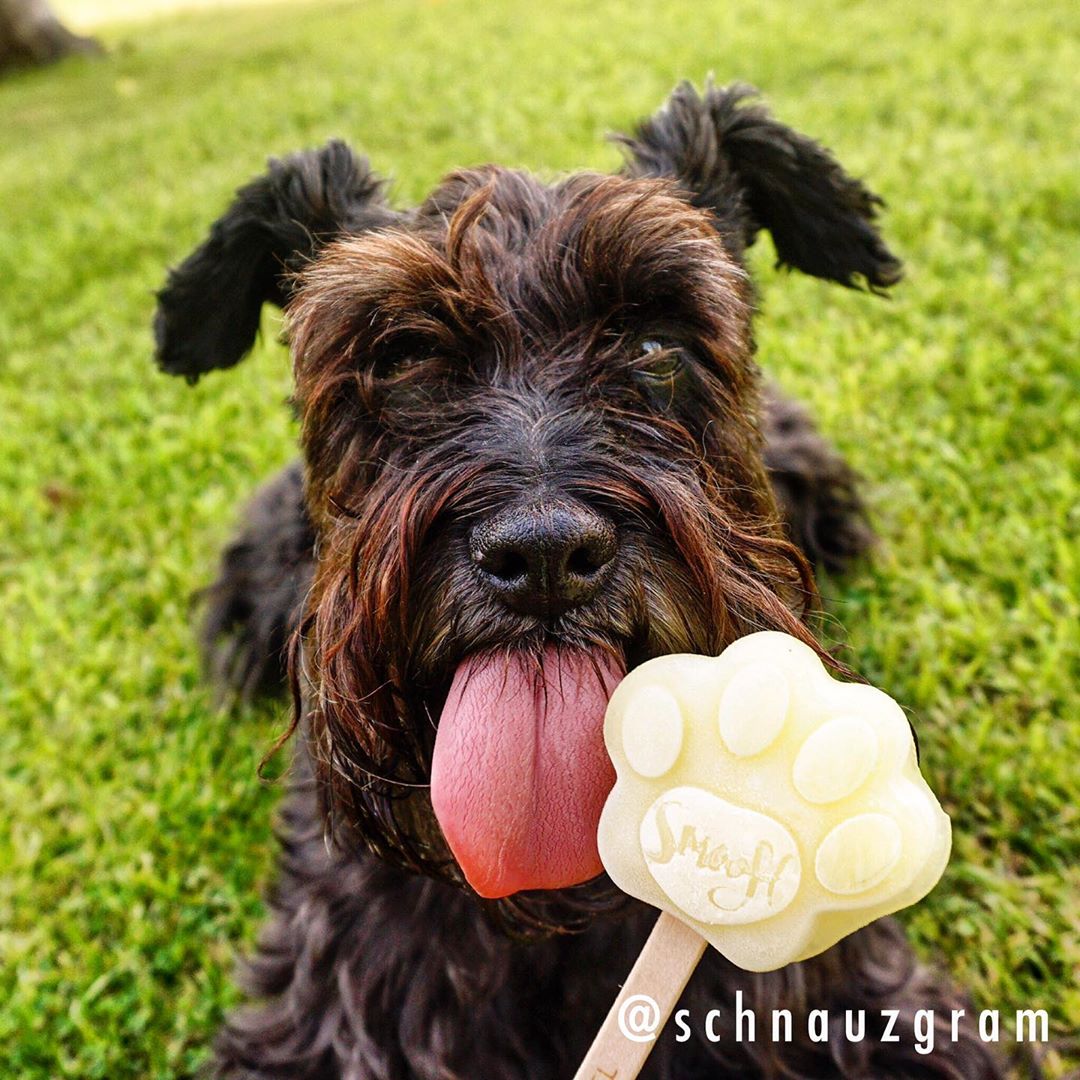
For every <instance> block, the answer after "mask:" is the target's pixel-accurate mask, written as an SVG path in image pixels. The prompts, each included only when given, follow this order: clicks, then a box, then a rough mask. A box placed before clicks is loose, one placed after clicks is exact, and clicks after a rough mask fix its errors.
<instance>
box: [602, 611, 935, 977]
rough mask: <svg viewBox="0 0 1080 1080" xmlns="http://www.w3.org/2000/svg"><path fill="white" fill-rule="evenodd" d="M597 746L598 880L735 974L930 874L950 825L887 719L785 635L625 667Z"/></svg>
mask: <svg viewBox="0 0 1080 1080" xmlns="http://www.w3.org/2000/svg"><path fill="white" fill-rule="evenodd" d="M604 734H605V739H606V741H607V746H608V752H609V753H610V754H611V758H612V760H613V762H614V764H615V769H616V772H617V774H618V779H617V781H616V784H615V787H614V789H613V790H612V792H611V795H610V796H609V798H608V802H607V804H606V806H605V808H604V813H603V817H602V818H601V823H600V855H601V858H602V859H603V862H604V866H605V868H606V869H607V871H608V873H609V875H610V876H611V877H612V879H613V880H614V881H615V883H616V884H617V885H619V887H620V888H622V889H623V890H624V891H626V892H629V893H631V894H632V895H634V896H637V897H639V898H640V899H642V900H645V901H646V902H648V903H650V904H653V905H655V906H656V907H659V908H663V909H665V910H667V911H670V912H671V913H672V914H674V915H676V916H678V917H679V918H681V919H683V920H684V921H685V922H688V923H690V924H691V925H692V926H694V927H695V928H696V929H697V930H698V931H699V932H700V933H701V934H702V935H703V936H704V937H705V938H707V939H708V940H709V941H710V942H711V944H713V945H714V946H715V947H716V948H717V949H719V950H720V951H721V952H722V953H724V955H725V956H727V957H728V959H730V960H731V961H733V962H734V963H736V964H738V965H739V966H740V967H743V968H746V969H749V970H752V971H767V970H771V969H773V968H776V967H781V966H783V965H784V964H786V963H789V962H791V961H794V960H801V959H805V958H807V957H809V956H813V955H815V954H816V953H819V952H821V951H823V950H824V949H827V948H828V947H829V946H831V945H833V944H834V943H835V942H836V941H838V940H839V939H840V938H842V937H844V936H846V935H847V934H850V933H852V932H853V931H854V930H856V929H858V928H859V927H860V926H864V925H866V924H867V923H868V922H870V921H872V920H873V919H876V918H878V917H880V916H882V915H885V914H888V913H889V912H892V911H896V910H897V909H899V908H902V907H905V906H907V905H908V904H912V903H914V902H915V901H916V900H918V899H920V898H921V897H922V896H924V895H925V894H926V893H927V892H928V891H929V890H930V888H931V887H932V886H933V885H934V883H935V882H936V881H937V880H938V878H939V877H940V876H941V873H942V872H943V870H944V868H945V863H946V862H947V860H948V855H949V839H950V831H949V819H948V817H947V816H946V815H945V814H944V812H943V811H942V810H941V808H940V806H939V805H938V803H937V800H936V799H935V798H934V795H933V793H932V792H931V791H930V789H929V788H928V787H927V785H926V782H925V781H924V780H923V778H922V776H921V774H920V773H919V770H918V765H917V762H916V757H915V746H914V741H913V739H912V736H911V729H910V728H909V726H908V723H907V719H906V718H905V716H904V714H903V712H902V711H901V709H900V707H899V706H898V705H897V704H896V703H895V702H894V701H893V700H892V699H891V698H890V697H889V696H888V695H886V694H884V693H882V692H881V691H880V690H876V689H874V688H873V687H871V686H865V685H862V684H857V683H840V682H837V681H836V680H834V679H833V678H831V677H830V676H829V675H828V673H827V672H826V671H825V669H824V667H823V666H822V664H821V661H820V660H819V659H818V657H817V656H816V655H815V654H814V652H813V650H812V649H810V648H809V647H808V646H806V645H804V644H803V643H802V642H800V641H798V640H797V639H795V638H792V637H789V636H788V635H786V634H779V633H770V632H766V633H759V634H752V635H750V636H749V637H745V638H741V639H740V640H738V641H736V642H735V643H734V644H733V645H731V646H730V647H729V648H728V649H726V650H725V651H724V653H723V654H722V655H721V656H719V657H703V656H664V657H659V658H658V659H656V660H652V661H650V662H648V663H646V664H644V665H642V666H641V667H640V668H638V669H637V670H635V671H633V672H632V673H631V674H630V675H629V676H627V678H626V679H624V680H623V682H622V683H620V685H619V687H618V688H617V690H616V691H615V693H614V695H613V696H612V699H611V703H610V706H609V708H608V714H607V720H606V722H605V731H604Z"/></svg>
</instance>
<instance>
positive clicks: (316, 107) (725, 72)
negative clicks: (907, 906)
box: [0, 0, 1080, 1080]
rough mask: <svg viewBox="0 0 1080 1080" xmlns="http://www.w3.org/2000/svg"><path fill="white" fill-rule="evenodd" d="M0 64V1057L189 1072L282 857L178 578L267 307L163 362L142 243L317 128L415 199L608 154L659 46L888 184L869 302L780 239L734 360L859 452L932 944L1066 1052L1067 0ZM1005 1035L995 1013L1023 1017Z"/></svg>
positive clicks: (291, 23) (1070, 986) (326, 36)
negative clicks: (773, 380) (469, 170)
mask: <svg viewBox="0 0 1080 1080" xmlns="http://www.w3.org/2000/svg"><path fill="white" fill-rule="evenodd" d="M101 34H102V36H103V38H104V40H105V41H106V42H107V44H108V45H109V47H110V53H109V55H108V57H107V58H106V59H104V60H101V61H96V62H94V61H75V62H71V63H69V64H66V65H63V66H61V67H58V68H55V69H51V70H46V71H41V72H36V73H28V74H23V75H20V76H18V77H16V78H12V79H9V80H8V81H6V82H4V83H2V84H0V116H2V117H3V122H2V127H0V416H2V417H3V422H2V423H0V619H2V624H0V625H2V628H3V633H2V635H0V1062H3V1065H2V1066H0V1072H2V1073H3V1074H4V1075H5V1076H11V1077H13V1078H14V1077H18V1078H19V1080H46V1078H50V1080H51V1078H56V1077H75V1078H79V1080H89V1078H96V1077H101V1078H106V1077H107V1078H108V1080H126V1078H136V1077H138V1078H163V1077H186V1076H191V1075H193V1074H194V1072H195V1071H196V1069H197V1068H198V1065H199V1062H200V1060H201V1059H202V1057H203V1055H204V1052H205V1046H206V1045H207V1041H208V1039H209V1037H210V1034H211V1032H212V1031H213V1029H214V1027H215V1025H216V1024H217V1023H218V1021H219V1019H220V1017H221V1014H222V1011H223V1010H224V1009H226V1008H227V1007H228V1006H229V1005H230V1004H231V1003H233V1002H234V1001H235V1000H236V994H235V991H234V990H233V989H232V986H231V982H230V970H231V966H232V963H233V960H234V957H235V956H236V954H237V952H238V950H240V949H242V948H243V947H244V946H245V945H246V944H248V943H249V942H250V941H251V940H252V937H253V935H254V933H255V929H256V927H257V925H258V921H259V918H260V912H261V902H260V899H259V892H260V888H261V887H262V886H263V884H264V883H265V882H266V881H267V878H268V875H269V873H270V869H271V859H272V840H271V833H270V823H271V817H272V810H273V807H274V804H275V801H276V799H277V798H278V796H279V793H280V792H279V789H278V787H277V786H275V785H270V784H263V783H260V781H259V780H258V779H257V778H256V775H255V770H256V765H257V762H258V760H259V758H260V756H261V754H262V753H263V751H264V750H265V749H266V748H267V746H268V745H269V743H270V742H271V740H272V739H273V738H274V736H275V734H276V733H277V732H278V731H279V730H280V727H281V723H282V711H281V709H279V708H274V707H269V706H264V707H260V708H248V709H240V708H232V709H218V708H215V706H214V703H213V701H212V698H211V695H210V694H209V693H208V692H207V690H206V689H205V687H204V686H203V685H202V683H201V681H200V674H199V661H198V656H197V653H196V649H195V646H194V643H193V637H192V632H191V615H190V611H189V598H190V596H191V594H192V592H193V591H194V590H195V589H197V588H198V587H199V586H200V585H202V584H203V583H205V581H206V580H207V576H208V575H209V574H210V573H211V570H212V566H213V563H214V559H215V553H216V551H217V549H218V548H219V546H220V544H221V543H222V541H223V540H224V539H225V537H226V536H227V535H228V533H229V529H230V523H231V521H232V519H233V517H234V513H235V508H236V506H237V504H238V502H239V501H240V500H242V499H243V498H244V497H245V495H246V494H247V493H248V492H249V491H250V490H251V489H252V487H253V485H254V484H255V483H256V482H257V481H258V480H259V479H260V478H261V477H263V476H264V475H266V474H267V473H269V472H270V471H272V470H273V469H274V468H276V467H277V466H278V465H280V464H282V463H283V462H285V461H286V460H287V459H288V458H289V457H290V455H291V454H292V453H293V448H292V440H293V439H294V436H295V431H294V429H293V426H292V422H291V420H290V418H289V415H288V412H287V410H286V409H285V408H284V407H283V399H284V398H285V397H286V395H287V394H288V391H289V378H288V364H287V357H286V354H285V352H284V350H283V349H282V348H281V347H280V346H279V345H278V344H276V340H275V337H276V335H275V324H274V322H273V320H271V319H270V318H269V317H268V320H267V324H266V327H265V330H266V332H265V334H264V339H263V344H261V345H260V346H259V348H258V349H257V351H256V353H255V355H254V356H253V357H252V359H251V360H250V361H248V362H247V363H246V364H245V365H243V366H242V367H240V368H238V369H237V370H236V371H234V372H230V373H226V374H218V375H214V376H211V377H209V378H207V379H205V380H203V381H202V382H201V383H200V384H199V385H198V387H196V388H194V389H192V388H189V387H187V386H185V385H183V384H182V383H180V382H177V381H172V380H170V379H168V378H166V377H164V376H162V375H160V374H158V373H157V372H156V371H155V369H154V367H153V364H152V361H151V343H150V334H149V329H148V325H149V319H150V315H151V311H152V307H153V295H152V294H153V290H154V288H155V287H156V286H157V285H158V284H159V283H160V281H161V278H162V272H163V268H164V267H165V266H166V265H167V264H169V263H171V262H175V261H177V260H178V259H179V258H181V257H182V256H183V255H184V254H186V252H187V251H188V250H189V248H190V247H191V246H192V245H193V244H194V243H195V242H196V241H197V240H198V239H199V238H200V237H201V235H202V233H203V231H204V229H205V228H206V226H207V224H208V223H209V221H210V220H211V219H212V218H213V217H214V216H215V214H216V213H217V212H218V211H219V210H220V209H221V208H222V207H223V205H224V203H225V201H226V200H227V199H228V197H229V194H230V192H231V190H232V189H233V188H234V187H235V186H236V185H237V184H238V183H239V182H241V181H243V180H244V179H245V178H246V177H248V176H249V175H250V174H253V173H255V172H257V171H258V170H259V169H260V167H261V165H262V162H263V160H264V159H265V157H266V156H267V155H268V154H270V153H280V152H287V151H289V150H291V149H294V148H297V147H302V146H307V145H313V144H317V143H319V142H320V141H322V140H324V139H326V138H327V137H328V136H331V135H343V136H346V137H348V138H349V139H351V140H352V141H353V142H354V144H355V145H356V146H358V147H360V148H362V149H363V150H364V151H366V152H367V153H369V154H370V156H371V157H372V159H373V160H374V162H375V163H376V164H377V166H378V167H379V168H381V169H382V170H384V171H386V172H388V173H389V174H390V175H392V176H393V178H394V180H395V197H396V198H397V199H399V200H400V201H402V202H403V203H407V202H409V201H411V200H415V199H417V198H418V197H420V196H421V195H422V194H423V193H424V192H425V191H426V189H427V188H428V187H429V186H430V185H431V184H432V183H433V182H434V181H435V180H436V179H437V178H438V177H439V175H440V174H442V173H443V172H444V171H446V170H448V169H450V168H451V167H453V166H456V165H460V164H468V163H475V162H480V161H486V160H496V161H499V162H503V163H507V164H515V165H524V166H528V167H533V168H538V169H542V170H545V171H558V170H568V169H573V168H577V167H581V166H590V167H597V168H610V167H613V166H614V165H615V164H616V162H617V155H616V153H615V152H614V150H612V149H611V148H610V147H609V146H606V145H605V144H604V142H603V141H602V135H603V133H604V132H605V131H606V130H609V129H611V128H617V127H620V126H624V125H626V124H628V123H630V122H631V121H632V120H633V119H634V118H635V117H637V116H638V115H640V114H642V113H644V112H647V111H649V110H651V109H652V108H654V107H655V106H656V104H657V103H659V102H660V101H661V100H662V98H663V97H664V95H665V93H666V92H667V90H668V89H669V88H670V87H671V85H672V84H673V83H674V82H675V81H676V80H677V79H678V78H680V77H683V76H692V77H694V78H696V79H701V78H702V77H703V76H704V75H705V74H706V73H707V72H709V71H710V70H711V71H714V72H715V73H716V75H717V77H718V78H719V79H721V80H728V79H732V78H741V79H744V80H748V81H751V82H754V83H756V84H757V85H759V86H761V87H762V88H764V89H765V90H766V91H767V94H768V98H769V100H770V102H771V103H772V105H773V107H774V109H775V111H776V112H777V113H778V114H779V115H780V116H781V117H782V118H784V119H785V120H787V121H788V122H790V123H792V124H793V125H795V126H797V127H799V128H800V129H802V130H805V131H808V132H810V133H812V134H815V135H817V136H819V137H821V138H822V139H824V140H825V141H826V142H828V143H829V144H830V145H832V146H833V148H834V149H835V150H836V151H837V153H838V155H839V156H840V158H841V159H842V160H843V161H844V162H845V163H846V164H847V165H848V166H849V167H850V168H851V169H852V170H853V171H854V172H856V173H858V174H860V175H864V176H866V177H867V178H868V179H870V180H871V182H872V184H873V186H874V187H875V188H876V189H877V190H879V191H881V192H882V193H883V194H884V195H885V196H886V198H887V200H888V203H889V210H888V214H887V217H886V230H887V233H888V235H889V237H890V239H891V241H892V242H893V244H894V246H895V248H896V249H897V250H898V251H899V252H900V253H901V254H902V255H903V256H904V258H905V259H906V261H907V265H908V277H907V280H906V281H905V283H904V284H903V285H902V286H901V287H900V288H899V289H898V290H897V292H896V296H895V297H894V298H893V299H892V300H891V301H888V302H883V301H879V300H876V299H873V298H871V297H868V296H866V295H860V294H856V293H851V292H846V291H844V290H842V289H839V288H836V287H830V286H828V285H825V284H823V283H820V282H816V281H810V280H807V279H801V278H798V277H795V276H785V275H780V274H777V273H776V272H774V271H773V270H772V268H771V253H770V251H769V250H768V245H767V243H763V244H761V245H759V249H758V250H757V251H756V252H755V265H756V267H757V269H758V271H759V276H760V280H761V284H762V290H763V298H764V309H765V313H764V318H763V320H762V322H761V324H760V338H761V356H762V358H763V362H764V363H765V364H766V366H767V367H768V368H769V369H770V371H771V372H772V373H773V374H775V375H776V376H777V377H778V378H779V380H780V381H781V382H782V383H784V384H785V385H786V386H787V387H788V388H789V389H791V390H792V391H794V392H796V393H798V394H799V395H801V396H802V397H803V398H805V399H806V400H807V401H808V402H810V403H811V405H812V406H813V408H814V410H815V411H816V413H817V415H818V416H819V417H820V419H821V422H822V424H823V426H824V427H825V429H826V430H827V431H828V432H829V433H830V434H831V435H832V436H833V437H834V438H835V439H836V441H837V442H838V443H839V444H840V445H841V446H842V447H843V449H844V450H845V452H846V453H847V454H848V455H849V456H850V457H851V458H852V460H853V461H854V462H855V463H856V464H857V466H858V467H859V468H860V470H861V471H862V472H863V473H864V474H865V476H866V478H867V485H868V493H869V495H870V498H871V501H872V504H873V509H874V513H875V517H876V521H877V524H878V527H879V529H880V531H881V533H882V535H883V537H884V542H883V545H882V547H881V549H880V550H879V552H878V553H877V555H876V558H875V560H874V561H873V563H872V564H871V565H868V566H866V567H864V568H862V569H861V570H860V571H859V572H857V573H856V574H855V575H853V576H852V577H850V578H848V579H846V580H843V581H831V582H826V583H825V591H826V593H827V595H828V596H829V599H830V610H831V612H832V615H833V617H834V621H833V623H832V625H831V632H832V633H833V634H834V636H836V637H843V638H844V639H846V641H847V642H848V643H849V645H850V652H849V653H848V654H847V655H848V656H849V659H850V662H851V663H852V664H853V665H854V666H856V667H857V668H859V669H860V670H861V671H862V672H863V673H864V674H865V675H866V676H868V677H869V678H870V679H872V680H874V681H875V682H877V683H878V684H879V685H881V686H883V687H885V688H886V689H888V690H889V691H890V692H891V693H892V694H893V695H894V696H896V697H897V698H899V699H900V700H901V701H903V702H904V703H905V704H906V705H907V706H908V707H909V708H910V709H911V711H912V714H913V715H914V717H915V718H916V721H917V723H918V725H919V729H920V732H921V738H922V747H923V759H924V764H925V767H926V769H927V771H928V774H929V777H930V780H931V783H932V785H933V786H934V787H935V788H936V790H937V791H938V792H940V793H941V795H942V797H943V799H944V801H945V803H946V804H947V808H948V809H949V811H950V812H951V813H952V815H953V817H954V822H955V829H956V845H955V855H954V858H953V861H952V864H951V866H950V869H949V871H948V873H947V875H946V877H945V879H944V881H943V883H942V884H941V885H940V886H939V887H938V888H937V889H936V890H935V892H934V893H933V894H932V895H931V897H930V898H929V899H928V900H927V901H926V902H924V903H923V904H921V905H919V906H918V908H917V909H916V910H914V911H912V912H909V913H908V915H907V923H908V925H909V926H910V928H911V930H912V932H913V934H914V936H915V938H916V940H917V942H918V945H919V948H920V950H921V951H922V952H923V954H924V955H925V956H927V957H928V958H931V959H933V960H935V961H938V962H941V963H943V964H945V965H947V966H948V967H949V968H950V969H951V970H952V971H953V972H954V973H955V974H956V976H957V977H958V978H959V979H961V980H963V981H964V982H966V983H967V984H969V985H970V986H971V987H972V988H973V991H974V993H975V996H976V999H977V1001H978V1002H979V1004H980V1005H982V1006H985V1007H988V1008H999V1009H1001V1010H1002V1011H1003V1013H1004V1015H1005V1016H1006V1017H1011V1013H1012V1010H1014V1009H1016V1008H1018V1007H1021V1006H1023V1007H1044V1008H1046V1009H1048V1010H1049V1011H1050V1014H1051V1018H1052V1024H1053V1030H1054V1036H1055V1039H1056V1047H1055V1048H1054V1049H1052V1050H1050V1051H1048V1052H1047V1053H1046V1057H1045V1061H1044V1066H1045V1068H1046V1069H1047V1072H1048V1073H1049V1074H1050V1075H1051V1076H1061V1075H1064V1074H1065V1073H1066V1071H1068V1070H1069V1069H1071V1068H1076V1067H1077V1066H1078V1065H1080V1041H1078V1037H1077V1032H1078V1031H1080V989H1078V987H1080V930H1078V927H1080V811H1078V809H1077V808H1078V806H1080V778H1078V774H1080V766H1078V762H1080V713H1078V709H1077V701H1078V693H1077V680H1078V666H1080V658H1078V651H1080V602H1078V599H1077V597H1078V593H1080V582H1078V565H1077V564H1078V555H1077V544H1076V540H1077V535H1078V533H1080V452H1078V448H1077V433H1078V432H1080V393H1078V391H1080V376H1078V357H1077V342H1078V338H1080V273H1078V272H1077V261H1076V260H1077V253H1078V251H1080V246H1078V241H1080V191H1078V180H1077V177H1078V175H1080V152H1078V143H1077V138H1076V136H1077V122H1078V118H1077V101H1078V100H1080V44H1078V43H1080V18H1078V16H1077V13H1076V9H1075V6H1074V5H1073V4H1070V3H1068V2H1067V0H1048V2H1046V3H1043V4H1039V5H1037V6H1036V5H1028V4H1021V3H1019V2H1017V3H1012V4H1003V3H998V2H985V0H984V2H976V0H962V2H956V3H951V4H941V3H940V2H939V0H909V2H907V3H905V4H892V5H884V4H874V3H854V2H852V3H844V4H835V3H827V2H825V0H803V2H802V3H799V4H791V3H787V2H786V0H765V2H763V3H754V4H749V3H741V4H720V3H708V4H704V3H688V2H687V3H680V4H674V3H654V2H645V3H643V2H635V3H633V4H631V3H622V4H620V3H616V2H614V0H595V2H593V3H590V4H577V3H570V2H569V0H560V2H557V3H548V4H539V3H531V4H514V3H510V2H509V0H486V2H485V3H483V4H476V3H468V2H467V0H441V2H437V0H427V2H423V0H366V2H364V3H360V4H350V5H343V4H337V5H325V4H320V5H315V6H311V7H308V6H302V7H296V8H292V9H290V8H288V7H286V6H275V7H273V8H271V9H266V10H265V11H264V10H260V9H257V8H252V7H245V8H242V9H237V10H234V11H231V12H229V13H226V14H207V13H205V12H202V13H198V14H189V15H176V16H170V17H169V18H168V19H165V20H161V21H153V22H150V23H143V24H140V25H138V26H137V27H136V26H132V27H129V28H124V27H123V26H112V27H106V28H104V29H103V30H102V31H101ZM1006 1026H1007V1027H1009V1028H1011V1026H1012V1025H1011V1022H1009V1023H1008V1024H1007V1025H1006Z"/></svg>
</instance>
